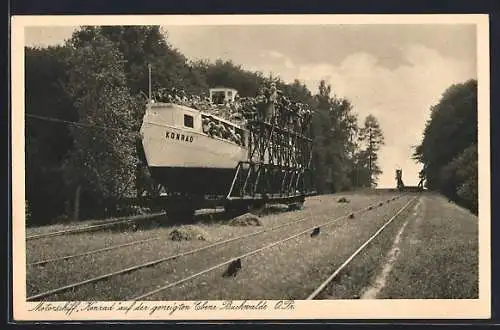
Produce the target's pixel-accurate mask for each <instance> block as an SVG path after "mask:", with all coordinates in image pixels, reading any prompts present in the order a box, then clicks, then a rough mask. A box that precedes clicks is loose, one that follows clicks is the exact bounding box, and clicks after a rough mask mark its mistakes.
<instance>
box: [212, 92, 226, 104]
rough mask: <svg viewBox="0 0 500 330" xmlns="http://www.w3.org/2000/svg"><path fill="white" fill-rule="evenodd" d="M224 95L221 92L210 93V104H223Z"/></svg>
mask: <svg viewBox="0 0 500 330" xmlns="http://www.w3.org/2000/svg"><path fill="white" fill-rule="evenodd" d="M224 99H225V93H224V92H223V91H221V92H212V103H214V104H224Z"/></svg>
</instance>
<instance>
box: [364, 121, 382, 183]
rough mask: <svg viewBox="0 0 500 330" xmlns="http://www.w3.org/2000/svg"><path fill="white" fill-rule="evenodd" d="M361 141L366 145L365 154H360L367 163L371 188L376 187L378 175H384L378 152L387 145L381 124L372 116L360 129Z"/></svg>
mask: <svg viewBox="0 0 500 330" xmlns="http://www.w3.org/2000/svg"><path fill="white" fill-rule="evenodd" d="M359 140H360V142H362V143H363V144H364V145H365V152H363V153H360V156H361V159H362V161H363V162H366V163H367V166H368V175H369V183H370V186H373V185H376V183H377V178H378V175H379V174H381V173H382V170H381V169H380V167H379V165H378V151H379V150H380V148H381V146H383V145H384V144H385V141H384V135H383V133H382V129H381V127H380V124H379V122H378V120H377V118H376V117H375V116H373V115H372V114H370V115H368V116H367V117H366V118H365V123H364V126H363V127H362V128H361V129H360V132H359Z"/></svg>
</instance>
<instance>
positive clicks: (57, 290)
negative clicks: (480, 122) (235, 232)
mask: <svg viewBox="0 0 500 330" xmlns="http://www.w3.org/2000/svg"><path fill="white" fill-rule="evenodd" d="M399 197H401V196H399ZM394 199H396V198H392V199H390V200H394ZM388 201H389V200H388ZM383 204H384V203H383V202H377V203H374V204H372V205H370V206H368V207H363V208H360V209H358V210H356V211H353V212H349V213H348V214H345V215H343V216H340V217H337V218H334V219H330V220H329V221H327V222H324V223H322V224H320V225H317V224H315V225H314V226H312V227H308V228H307V229H305V230H301V231H300V232H298V233H296V234H294V235H292V236H288V237H286V238H284V239H281V240H278V241H274V242H271V243H269V244H267V245H265V246H263V247H259V248H257V249H254V250H252V251H250V252H247V253H244V254H242V255H240V256H238V257H233V258H230V259H228V260H226V261H224V262H222V263H219V264H217V265H215V266H212V267H210V268H208V269H205V270H203V271H200V272H197V273H195V274H191V275H189V276H187V277H184V278H182V279H180V280H178V281H174V282H172V283H170V284H167V285H166V286H163V287H161V288H157V289H155V290H154V292H153V291H151V292H146V293H145V294H142V295H141V296H138V297H134V298H132V299H133V300H137V299H139V298H143V297H147V296H150V295H152V294H155V293H157V292H160V291H162V290H166V289H168V288H170V287H173V286H176V285H179V284H182V283H184V282H187V281H189V280H191V279H194V278H196V277H198V276H200V275H203V274H205V273H207V272H210V271H212V270H215V269H217V268H220V267H222V266H224V265H227V264H229V263H231V262H232V261H233V260H234V259H235V258H245V257H250V256H252V255H255V254H257V253H259V252H261V251H263V250H265V249H269V248H271V247H273V246H276V245H279V244H282V243H285V242H287V241H289V240H292V239H294V238H296V237H298V236H300V235H303V234H305V233H308V232H310V231H311V230H312V229H314V228H317V227H323V226H328V225H332V224H334V223H335V222H337V221H339V220H341V219H344V218H347V217H349V216H350V215H351V214H361V213H365V212H368V211H370V210H372V209H374V208H376V207H377V206H381V205H383ZM307 220H310V219H308V218H302V219H298V220H294V221H291V222H288V223H286V224H282V225H278V226H274V227H271V228H268V229H264V230H260V231H257V232H253V233H250V234H245V235H241V236H237V237H233V238H230V239H226V240H223V241H217V242H215V243H212V244H208V245H205V246H203V247H200V248H197V249H193V250H189V251H185V252H181V253H178V254H175V255H171V256H168V257H165V258H161V259H156V260H152V261H149V262H145V263H142V264H138V265H134V266H132V267H128V268H124V269H120V270H118V271H114V272H110V273H106V274H103V275H100V276H96V277H92V278H89V279H86V280H84V281H79V282H75V283H71V284H68V285H65V286H62V287H58V288H55V289H52V290H48V291H45V292H42V293H39V294H35V295H33V296H30V297H28V298H27V300H28V301H33V300H38V299H43V298H46V297H50V296H53V295H56V294H60V293H63V292H66V291H69V290H74V289H76V288H79V287H82V286H85V285H88V284H92V283H96V282H99V281H102V280H105V279H109V278H111V277H114V276H118V275H122V274H125V273H130V272H133V271H137V270H140V269H143V268H146V267H151V266H155V265H158V264H160V263H164V262H166V261H170V260H178V259H179V258H182V257H186V256H188V255H193V254H197V253H199V252H201V251H204V250H208V249H210V248H215V247H217V246H223V245H226V244H228V243H231V242H235V241H238V240H241V239H244V238H248V237H252V236H256V235H259V234H263V233H265V232H270V231H275V230H278V229H280V228H285V227H287V226H291V225H293V224H296V223H300V222H304V221H307ZM122 245H123V246H124V245H125V244H122ZM129 245H131V244H130V243H129ZM91 252H92V251H91ZM94 252H95V251H94ZM59 259H61V258H59Z"/></svg>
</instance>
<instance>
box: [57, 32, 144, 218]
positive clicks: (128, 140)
mask: <svg viewBox="0 0 500 330" xmlns="http://www.w3.org/2000/svg"><path fill="white" fill-rule="evenodd" d="M69 63H70V64H71V70H70V71H69V82H68V85H69V90H70V93H71V96H72V98H73V100H74V102H75V108H76V109H77V110H78V116H79V120H78V122H79V123H80V124H83V125H85V127H75V128H72V135H73V138H74V141H75V147H74V149H73V150H72V151H71V154H70V155H69V157H68V159H67V162H66V164H65V165H66V180H67V183H68V185H69V186H70V187H73V190H74V191H75V203H74V206H75V209H76V211H78V207H77V206H78V205H79V202H80V191H82V195H83V196H84V197H85V198H84V199H83V201H84V202H87V206H88V207H89V206H91V205H101V206H102V201H105V200H111V201H116V200H117V199H118V198H120V197H123V196H131V195H132V194H133V188H134V186H133V182H134V175H135V166H136V162H137V157H136V154H135V143H134V142H135V140H134V138H135V136H134V134H133V126H134V120H133V119H134V114H133V110H134V109H135V104H134V99H132V98H131V96H130V92H129V89H128V86H127V81H126V76H125V72H124V61H123V56H122V55H121V53H120V52H119V51H118V50H117V49H116V47H115V46H114V44H113V43H112V42H110V41H109V40H107V39H106V38H104V37H102V36H99V35H98V36H96V37H94V38H93V39H92V40H90V41H88V42H86V43H82V44H79V47H78V48H74V49H73V51H72V54H71V56H70V58H69ZM110 205H113V203H110ZM88 207H87V208H86V209H87V210H88V209H89V208H88ZM76 217H78V213H76Z"/></svg>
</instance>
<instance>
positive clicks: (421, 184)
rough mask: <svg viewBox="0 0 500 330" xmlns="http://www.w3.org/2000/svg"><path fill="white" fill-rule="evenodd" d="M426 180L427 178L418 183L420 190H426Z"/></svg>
mask: <svg viewBox="0 0 500 330" xmlns="http://www.w3.org/2000/svg"><path fill="white" fill-rule="evenodd" d="M424 180H425V178H421V179H420V181H419V182H418V189H419V190H424Z"/></svg>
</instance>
